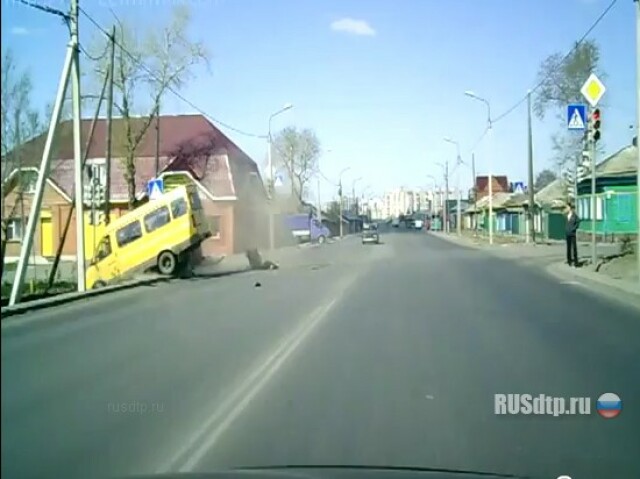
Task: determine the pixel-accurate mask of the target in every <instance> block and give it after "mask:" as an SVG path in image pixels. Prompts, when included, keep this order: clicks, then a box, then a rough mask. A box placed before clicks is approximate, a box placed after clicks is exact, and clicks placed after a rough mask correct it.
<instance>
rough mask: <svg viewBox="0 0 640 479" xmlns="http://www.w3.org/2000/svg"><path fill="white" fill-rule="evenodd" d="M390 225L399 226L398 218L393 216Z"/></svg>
mask: <svg viewBox="0 0 640 479" xmlns="http://www.w3.org/2000/svg"><path fill="white" fill-rule="evenodd" d="M391 226H393V227H394V228H399V227H400V220H399V219H398V218H394V219H393V220H392V221H391Z"/></svg>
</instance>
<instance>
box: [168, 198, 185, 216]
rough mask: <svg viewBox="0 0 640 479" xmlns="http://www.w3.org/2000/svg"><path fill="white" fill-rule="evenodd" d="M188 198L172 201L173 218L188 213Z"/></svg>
mask: <svg viewBox="0 0 640 479" xmlns="http://www.w3.org/2000/svg"><path fill="white" fill-rule="evenodd" d="M187 209H188V207H187V200H185V199H184V198H177V199H175V200H173V201H172V202H171V214H172V215H173V219H176V218H180V217H181V216H183V215H185V214H187Z"/></svg>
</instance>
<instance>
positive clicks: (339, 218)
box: [338, 166, 351, 239]
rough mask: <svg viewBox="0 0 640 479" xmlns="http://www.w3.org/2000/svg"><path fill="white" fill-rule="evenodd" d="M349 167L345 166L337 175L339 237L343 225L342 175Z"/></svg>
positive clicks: (342, 232)
mask: <svg viewBox="0 0 640 479" xmlns="http://www.w3.org/2000/svg"><path fill="white" fill-rule="evenodd" d="M350 169H351V168H350V167H349V166H347V167H346V168H345V169H343V170H342V171H341V172H340V175H339V176H338V196H339V201H340V205H339V206H340V208H339V211H338V222H339V223H340V239H342V237H343V236H344V230H343V228H344V225H343V224H342V175H344V174H345V172H347V171H349V170H350Z"/></svg>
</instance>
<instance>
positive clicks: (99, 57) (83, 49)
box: [78, 44, 109, 62]
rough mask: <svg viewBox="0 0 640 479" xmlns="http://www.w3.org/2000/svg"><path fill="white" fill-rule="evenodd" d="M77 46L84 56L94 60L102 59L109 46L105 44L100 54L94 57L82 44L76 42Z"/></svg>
mask: <svg viewBox="0 0 640 479" xmlns="http://www.w3.org/2000/svg"><path fill="white" fill-rule="evenodd" d="M78 47H79V48H80V51H81V52H82V53H84V56H85V57H87V58H88V59H89V60H91V61H94V62H100V61H102V60H104V58H105V57H106V56H107V54H108V53H109V46H108V45H107V48H105V49H104V52H102V55H100V56H98V57H94V56H92V55H91V54H89V52H88V51H87V49H86V48H84V47H83V46H82V45H80V44H78Z"/></svg>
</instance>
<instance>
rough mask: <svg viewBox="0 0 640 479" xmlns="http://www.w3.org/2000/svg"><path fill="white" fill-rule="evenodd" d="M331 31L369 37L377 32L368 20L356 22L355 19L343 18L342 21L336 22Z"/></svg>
mask: <svg viewBox="0 0 640 479" xmlns="http://www.w3.org/2000/svg"><path fill="white" fill-rule="evenodd" d="M331 30H335V31H337V32H344V33H350V34H351V35H363V36H369V37H372V36H374V35H375V34H376V31H375V30H374V29H373V28H372V27H371V25H369V23H367V21H366V20H356V19H354V18H341V19H340V20H336V21H335V22H333V23H332V24H331Z"/></svg>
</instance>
